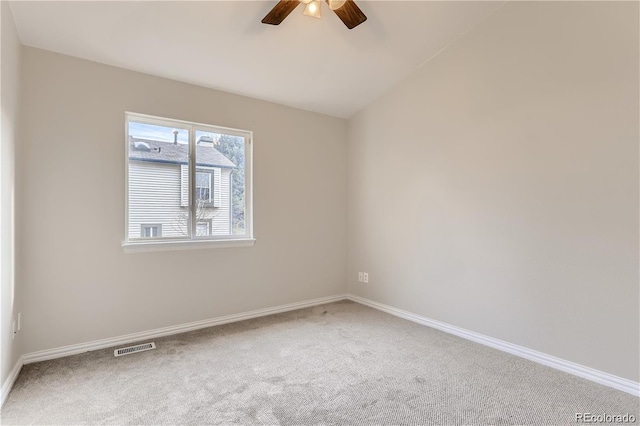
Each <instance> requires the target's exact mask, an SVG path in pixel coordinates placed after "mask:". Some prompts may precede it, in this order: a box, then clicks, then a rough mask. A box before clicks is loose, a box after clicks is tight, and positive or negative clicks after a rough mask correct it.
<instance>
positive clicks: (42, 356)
mask: <svg viewBox="0 0 640 426" xmlns="http://www.w3.org/2000/svg"><path fill="white" fill-rule="evenodd" d="M345 299H348V300H351V301H354V302H357V303H360V304H363V305H366V306H369V307H372V308H374V309H378V310H380V311H383V312H387V313H389V314H391V315H395V316H397V317H400V318H404V319H407V320H409V321H413V322H416V323H418V324H422V325H426V326H428V327H432V328H435V329H438V330H441V331H444V332H446V333H449V334H453V335H456V336H459V337H462V338H464V339H467V340H471V341H474V342H477V343H480V344H483V345H486V346H489V347H492V348H495V349H498V350H501V351H503V352H507V353H510V354H513V355H517V356H520V357H522V358H526V359H528V360H531V361H534V362H537V363H539V364H543V365H546V366H548V367H552V368H555V369H558V370H561V371H564V372H566V373H570V374H573V375H576V376H579V377H582V378H584V379H587V380H591V381H593V382H596V383H600V384H602V385H605V386H609V387H612V388H614V389H618V390H621V391H623V392H627V393H629V394H631V395H634V396H640V383H637V382H633V381H631V380H627V379H623V378H621V377H617V376H614V375H612V374H609V373H604V372H602V371H598V370H594V369H593V368H589V367H585V366H583V365H579V364H576V363H573V362H570V361H566V360H563V359H560V358H556V357H554V356H551V355H547V354H544V353H542V352H538V351H534V350H532V349H528V348H525V347H522V346H518V345H514V344H513V343H509V342H505V341H503V340H499V339H495V338H493V337H489V336H485V335H483V334H479V333H476V332H473V331H469V330H465V329H463V328H460V327H456V326H453V325H449V324H446V323H443V322H440V321H436V320H433V319H430V318H426V317H423V316H420V315H416V314H414V313H411V312H408V311H404V310H402V309H397V308H394V307H392V306H388V305H385V304H382V303H378V302H375V301H373V300H369V299H366V298H363V297H360V296H356V295H352V294H338V295H335V296H329V297H321V298H318V299H312V300H306V301H303V302H296V303H289V304H287V305H280V306H275V307H272V308H264V309H257V310H255V311H249V312H243V313H239V314H233V315H226V316H222V317H217V318H211V319H207V320H202V321H195V322H190V323H186V324H181V325H175V326H170V327H163V328H157V329H155V330H148V331H143V332H139V333H131V334H126V335H123V336H118V337H112V338H108V339H101V340H94V341H91V342H86V343H80V344H76V345H69V346H62V347H59V348H54V349H47V350H43V351H38V352H31V353H28V354H24V355H22V356H21V357H20V358H19V359H18V361H17V362H16V364H15V366H14V367H13V370H11V373H10V374H9V377H7V379H6V380H5V382H4V383H3V384H2V393H1V395H0V406H2V404H4V401H5V399H6V398H7V396H8V395H9V392H10V391H11V388H12V387H13V384H14V382H15V380H16V378H17V377H18V373H19V372H20V369H21V368H22V366H23V365H24V364H30V363H33V362H39V361H46V360H49V359H55V358H62V357H65V356H69V355H75V354H79V353H83V352H88V351H95V350H98V349H105V348H109V347H113V346H118V345H122V344H127V343H134V342H138V341H141V340H146V339H153V338H157V337H164V336H169V335H173V334H179V333H185V332H188V331H193V330H198V329H201V328H207V327H212V326H215V325H222V324H228V323H231V322H237V321H243V320H247V319H252V318H258V317H263V316H267V315H273V314H278V313H282V312H288V311H293V310H296V309H303V308H308V307H312V306H317V305H322V304H325V303H332V302H338V301H340V300H345Z"/></svg>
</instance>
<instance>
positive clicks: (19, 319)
mask: <svg viewBox="0 0 640 426" xmlns="http://www.w3.org/2000/svg"><path fill="white" fill-rule="evenodd" d="M20 330H22V312H18V331H20Z"/></svg>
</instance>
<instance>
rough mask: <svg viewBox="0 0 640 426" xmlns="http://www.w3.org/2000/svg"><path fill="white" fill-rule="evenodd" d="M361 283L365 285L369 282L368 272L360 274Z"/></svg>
mask: <svg viewBox="0 0 640 426" xmlns="http://www.w3.org/2000/svg"><path fill="white" fill-rule="evenodd" d="M362 281H363V282H365V283H368V282H369V273H368V272H363V273H362Z"/></svg>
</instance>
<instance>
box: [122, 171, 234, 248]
mask: <svg viewBox="0 0 640 426" xmlns="http://www.w3.org/2000/svg"><path fill="white" fill-rule="evenodd" d="M183 174H184V167H182V168H181V166H180V165H179V164H164V163H154V162H148V161H129V218H128V235H129V238H130V239H135V238H140V237H141V226H142V225H151V224H161V225H162V237H165V238H171V237H174V238H175V237H186V236H187V217H188V214H189V208H188V203H186V205H185V203H184V200H185V195H186V199H187V201H188V192H187V193H186V194H185V191H184V190H183V188H188V185H182V184H181V182H182V177H183V176H182V175H183ZM230 177H231V170H230V169H221V172H220V180H219V181H218V182H216V181H215V178H214V183H213V185H214V188H215V189H214V191H219V193H220V207H218V208H207V209H205V214H203V215H201V216H200V217H199V219H204V220H211V222H212V227H211V229H212V235H217V236H221V235H229V234H230V229H231V224H230V201H231V198H230V193H229V191H230ZM187 191H188V190H187Z"/></svg>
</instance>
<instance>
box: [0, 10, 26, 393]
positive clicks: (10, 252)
mask: <svg viewBox="0 0 640 426" xmlns="http://www.w3.org/2000/svg"><path fill="white" fill-rule="evenodd" d="M0 3H1V4H0V7H1V10H0V15H1V16H0V18H1V25H2V26H1V30H2V34H1V38H2V58H1V60H0V62H1V63H2V67H1V68H2V70H1V76H2V78H1V82H0V92H1V95H0V98H1V102H2V131H1V134H2V135H1V138H2V147H1V151H0V181H1V183H0V241H1V243H0V277H1V279H2V285H1V293H0V310H1V311H0V312H1V314H0V315H1V317H0V329H1V330H0V331H1V333H0V339H1V340H0V349H1V350H0V358H1V359H2V362H1V364H2V367H1V371H0V384H4V382H5V380H6V379H7V377H8V376H9V373H10V372H11V369H12V368H13V366H14V365H15V363H16V361H17V360H18V358H19V357H20V355H21V352H20V343H21V338H22V336H21V335H20V334H18V335H16V338H15V340H14V339H12V334H13V330H12V322H13V320H15V319H17V315H18V312H19V311H20V302H21V291H20V290H21V289H20V288H16V286H15V282H16V281H15V279H14V276H15V267H14V266H15V258H16V256H15V243H14V241H15V221H14V214H15V203H14V188H15V147H16V144H17V142H16V141H17V134H18V115H19V114H18V113H19V109H20V63H21V51H22V46H21V45H20V42H19V40H18V34H17V32H16V28H15V25H14V23H13V15H12V13H11V8H10V7H9V3H8V2H6V1H3V2H0Z"/></svg>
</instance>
